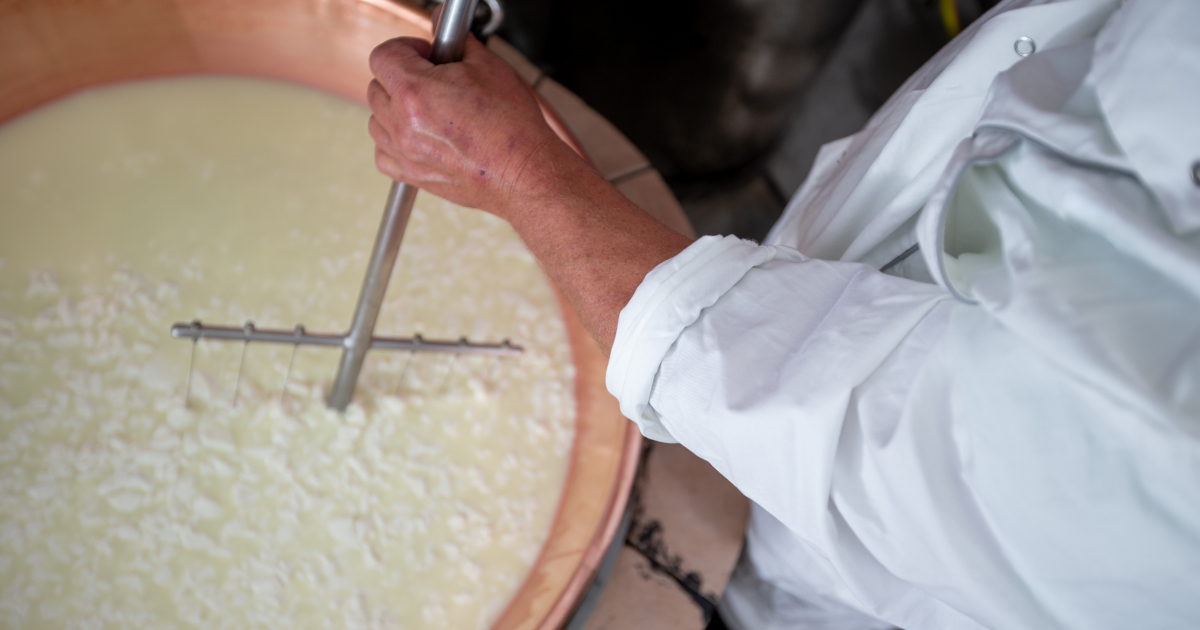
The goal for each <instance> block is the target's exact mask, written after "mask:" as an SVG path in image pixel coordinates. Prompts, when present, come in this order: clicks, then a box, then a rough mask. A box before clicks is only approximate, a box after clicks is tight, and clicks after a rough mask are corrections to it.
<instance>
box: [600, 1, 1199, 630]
mask: <svg viewBox="0 0 1200 630" xmlns="http://www.w3.org/2000/svg"><path fill="white" fill-rule="evenodd" d="M1022 38H1026V39H1022ZM1018 40H1020V42H1018ZM1030 44H1032V45H1033V46H1036V52H1034V53H1033V54H1031V55H1028V56H1025V57H1022V56H1020V55H1018V54H1017V52H1016V51H1015V50H1014V46H1015V45H1016V46H1018V48H1019V49H1020V50H1021V52H1028V50H1029V48H1030ZM881 269H883V270H884V271H885V273H881V271H880V270H881ZM607 378H608V387H609V389H610V391H611V392H612V393H613V394H614V395H615V396H617V398H618V399H619V400H620V402H621V408H622V410H623V411H624V413H625V414H626V415H627V416H628V417H630V418H631V419H633V420H635V421H636V422H637V423H638V424H639V425H640V427H641V429H642V432H643V433H644V434H645V435H646V436H647V437H649V438H652V439H656V440H662V441H678V442H680V443H682V444H684V445H685V446H687V447H688V448H689V449H691V450H692V451H693V452H695V453H696V454H698V455H699V456H701V457H703V458H704V459H706V460H708V461H709V462H710V463H711V464H712V465H713V466H714V467H716V469H717V470H719V471H720V472H721V473H722V474H724V475H725V476H726V477H728V478H729V479H730V480H731V481H732V482H733V483H734V484H735V485H736V486H737V487H738V488H739V489H740V490H741V491H742V492H743V493H745V494H746V495H747V496H748V497H749V498H750V499H752V500H753V501H754V503H755V509H754V511H753V513H752V519H751V521H752V522H751V525H750V531H749V533H748V543H747V544H748V546H747V552H746V562H748V563H749V565H750V566H749V568H748V569H746V570H747V571H750V572H751V573H753V576H752V577H753V578H754V579H755V580H758V581H759V582H761V584H760V585H759V586H760V587H763V588H766V589H767V590H773V591H776V592H778V593H784V594H793V595H795V596H796V597H797V598H799V600H797V599H795V598H790V597H773V596H766V597H764V596H762V593H763V592H764V591H763V589H762V588H760V589H759V591H760V592H759V593H758V594H757V595H755V594H753V593H750V594H748V593H746V592H741V593H739V588H741V589H747V588H749V587H747V586H746V583H745V581H743V582H742V583H741V585H740V586H739V584H738V581H737V580H735V584H734V585H733V587H731V591H732V592H731V593H730V594H729V597H730V598H731V599H732V600H733V601H732V602H731V603H733V604H737V601H738V599H739V598H741V604H740V605H734V606H731V607H730V608H729V610H731V611H732V612H734V613H736V614H735V616H737V617H741V619H740V620H739V619H733V620H731V621H732V622H734V625H738V626H744V630H770V629H774V628H787V627H799V626H796V625H790V624H797V623H799V621H798V620H800V619H803V618H804V611H803V610H796V609H795V607H796V606H797V604H795V602H796V601H800V600H807V601H809V602H812V601H813V596H814V595H815V597H816V598H817V599H818V600H820V601H825V602H829V603H833V604H835V605H840V606H843V607H845V608H846V610H848V611H857V613H851V614H852V615H854V614H860V615H865V616H860V619H868V618H871V619H877V620H882V621H883V622H886V624H894V625H897V626H900V627H902V628H906V629H907V630H922V629H935V628H991V629H1006V628H1012V629H1021V630H1025V629H1030V628H1081V629H1082V628H1086V629H1089V630H1096V629H1103V628H1134V627H1136V628H1196V627H1200V2H1198V1H1196V0H1128V1H1127V2H1125V3H1124V4H1121V3H1119V2H1117V1H1116V0H1063V1H1060V2H1037V1H1019V0H1013V1H1008V2H1004V3H1002V4H1001V5H1000V6H998V7H997V8H996V9H995V10H993V11H992V12H991V13H990V14H989V15H988V16H985V19H981V20H979V21H977V22H976V23H975V24H973V25H972V27H971V28H970V29H968V30H967V31H966V32H964V33H963V34H962V35H960V36H959V37H958V38H956V39H955V40H954V41H953V42H952V43H951V45H949V46H947V48H946V49H945V50H943V51H942V52H941V53H939V54H938V55H937V56H936V57H935V58H934V59H933V60H931V61H930V62H929V63H928V64H927V65H926V66H925V67H924V68H922V70H921V71H920V72H918V73H917V74H916V75H914V77H913V78H911V79H910V80H909V81H908V82H907V83H906V84H905V86H904V87H902V88H901V90H900V91H899V92H897V94H896V95H895V96H893V97H892V99H891V100H890V101H889V102H888V104H887V105H885V106H884V108H883V109H882V110H881V111H880V112H879V113H878V114H877V115H876V116H875V117H874V118H873V119H872V120H871V122H870V123H869V124H868V126H867V127H866V128H865V129H864V130H863V131H862V132H860V133H859V134H856V135H855V136H852V137H850V138H847V139H845V140H842V141H839V142H836V143H833V144H831V145H828V146H827V147H825V148H824V149H823V150H822V153H821V155H820V156H819V157H818V161H817V164H816V166H815V167H814V169H813V172H812V173H811V174H810V176H809V178H808V180H807V181H806V183H805V185H804V186H803V187H802V188H801V189H800V191H798V192H797V194H796V196H795V198H794V199H793V200H792V202H791V203H790V204H789V207H788V210H787V211H786V213H785V215H784V217H783V218H781V220H780V221H779V223H778V224H777V225H776V226H775V228H774V229H773V230H772V232H771V234H770V236H769V237H768V239H767V240H766V242H765V243H764V244H763V245H757V244H755V243H752V242H748V241H741V240H738V239H736V238H733V237H724V238H721V237H705V238H702V239H700V240H699V241H697V242H696V243H695V244H693V245H692V246H691V247H689V248H688V249H687V250H685V251H684V252H683V253H681V254H680V255H679V256H677V257H675V258H673V259H671V260H668V261H667V262H665V263H663V264H662V265H660V266H659V267H658V268H656V269H655V270H654V271H652V272H651V273H650V274H648V275H647V276H646V278H645V280H644V281H643V283H642V285H641V286H640V287H639V288H638V290H637V292H636V293H635V295H634V296H633V298H632V300H631V301H630V303H629V304H628V305H627V306H626V308H625V309H624V310H623V311H622V313H621V316H620V322H619V326H618V330H617V337H616V341H615V343H614V345H613V350H612V356H611V360H610V362H609V369H608V375H607ZM744 564H745V563H744ZM739 571H742V569H739ZM789 602H792V603H789ZM789 606H792V608H793V609H792V610H789V609H788V607H789ZM817 608H820V605H818V606H817ZM739 610H740V612H739ZM847 619H849V617H847ZM804 627H808V626H804ZM829 627H833V626H829ZM846 627H850V626H846Z"/></svg>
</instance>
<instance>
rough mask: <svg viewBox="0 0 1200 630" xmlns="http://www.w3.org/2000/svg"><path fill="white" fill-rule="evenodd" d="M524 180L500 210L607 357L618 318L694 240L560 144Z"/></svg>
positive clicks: (543, 157) (547, 152) (536, 161)
mask: <svg viewBox="0 0 1200 630" xmlns="http://www.w3.org/2000/svg"><path fill="white" fill-rule="evenodd" d="M533 162H534V164H532V165H531V167H532V168H533V169H535V170H532V171H529V173H533V175H532V176H531V177H530V176H528V174H527V176H526V177H525V178H523V179H524V180H526V181H525V186H523V190H525V191H528V192H526V193H525V194H522V195H514V196H513V197H511V201H510V202H509V203H508V204H507V205H508V207H506V208H503V209H498V210H499V211H498V212H497V214H500V215H502V216H505V217H506V218H508V220H509V221H510V222H511V223H512V225H513V227H514V228H515V229H516V230H517V233H519V234H520V235H521V237H522V238H523V239H524V240H525V242H526V244H527V245H528V246H529V248H530V250H531V251H533V253H534V255H535V256H536V257H537V259H538V260H539V261H541V263H542V266H543V268H544V269H545V271H546V273H547V274H548V275H549V276H550V278H551V279H552V280H553V281H554V282H555V284H557V285H558V287H559V289H560V290H562V292H563V293H564V294H565V295H566V297H567V299H568V300H569V301H570V302H571V304H572V305H573V306H574V307H575V308H576V310H577V311H578V312H579V315H580V318H581V319H582V320H583V323H584V326H586V327H587V329H588V330H589V331H590V332H591V333H592V335H593V336H594V337H595V338H596V340H597V341H598V342H599V343H600V346H601V348H602V349H603V350H604V352H605V354H607V353H608V352H609V350H610V349H611V348H612V344H613V339H614V337H615V336H616V331H617V318H618V316H619V315H620V313H621V309H622V308H624V306H625V304H626V303H628V302H629V298H630V297H632V296H633V293H634V291H636V290H637V287H638V285H640V284H641V282H642V279H643V278H644V277H645V276H646V274H647V273H649V272H650V270H652V269H654V267H656V266H657V265H658V264H659V263H661V262H663V261H665V260H667V259H669V258H671V257H673V256H675V255H676V254H678V253H679V252H680V251H682V250H683V249H684V248H686V247H687V246H688V245H689V244H690V242H691V240H690V239H689V238H687V237H685V236H682V235H680V234H679V233H677V232H675V231H674V230H672V229H670V228H668V227H667V226H665V225H663V224H662V223H660V222H659V221H658V220H656V219H654V218H653V217H651V216H650V215H648V214H646V213H645V212H644V211H643V210H642V209H641V208H638V207H637V206H636V205H634V204H633V203H631V202H630V201H629V200H628V199H626V198H625V197H624V196H623V195H621V193H620V192H618V191H617V189H616V188H614V187H613V186H612V185H611V184H609V183H608V182H607V181H605V180H604V179H603V178H602V177H601V176H600V174H599V173H597V172H596V171H595V170H594V169H592V168H591V167H590V166H589V165H587V164H586V163H585V162H584V161H583V160H582V159H579V158H578V157H577V156H575V155H574V154H573V153H571V152H570V150H569V149H567V148H566V146H565V145H558V146H554V147H548V148H547V149H546V150H545V151H544V152H543V153H542V155H540V156H539V157H538V158H535V159H534V160H533Z"/></svg>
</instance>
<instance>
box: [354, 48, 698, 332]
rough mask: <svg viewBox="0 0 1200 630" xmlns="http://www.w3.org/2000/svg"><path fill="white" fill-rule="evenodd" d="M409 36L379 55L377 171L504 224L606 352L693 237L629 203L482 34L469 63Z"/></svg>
mask: <svg viewBox="0 0 1200 630" xmlns="http://www.w3.org/2000/svg"><path fill="white" fill-rule="evenodd" d="M429 50H430V47H429V44H428V43H427V42H424V41H421V40H418V39H409V38H400V39H393V40H390V41H387V42H384V43H383V44H381V45H380V46H379V47H378V48H376V49H375V51H374V52H372V53H371V72H373V73H374V74H375V80H374V81H372V82H371V85H370V86H369V87H368V89H367V100H368V101H369V102H370V104H371V111H372V112H373V114H374V115H373V116H371V122H370V131H371V136H372V137H374V138H375V164H376V165H377V166H378V167H379V170H380V171H382V172H383V173H384V174H385V175H388V176H390V177H391V178H392V179H395V180H397V181H402V182H407V183H409V184H414V185H416V186H419V187H420V188H424V189H426V190H428V191H429V192H432V193H433V194H435V195H438V196H439V197H443V198H445V199H449V200H450V201H453V202H455V203H457V204H460V205H464V206H469V207H473V208H480V209H482V210H486V211H488V212H491V213H492V214H495V215H497V216H499V217H501V218H503V219H506V220H507V221H508V222H509V223H511V224H512V226H513V228H514V229H515V230H516V231H517V234H520V235H521V238H522V239H523V240H524V241H525V244H526V245H528V246H529V249H530V251H532V252H533V255H534V256H536V257H537V259H538V261H539V262H541V264H542V268H543V269H545V270H546V273H547V274H549V276H550V278H551V279H553V280H554V282H555V284H557V285H558V288H559V289H560V290H561V291H562V292H563V294H564V295H566V297H567V299H568V300H570V302H571V304H572V305H574V307H575V309H576V310H577V311H578V312H579V315H580V318H581V319H582V320H583V324H584V326H586V327H587V329H588V330H589V331H591V333H592V335H593V336H594V337H595V338H596V340H597V341H599V342H600V347H601V348H602V349H603V350H604V352H605V354H607V353H608V351H609V349H610V348H611V347H612V343H613V339H614V337H615V335H616V331H617V317H618V315H619V314H620V312H621V309H622V308H624V307H625V304H626V303H627V302H629V298H630V297H631V296H633V292H634V291H635V290H636V289H637V287H638V285H639V284H641V282H642V278H644V277H645V276H646V274H647V273H649V271H650V270H651V269H653V268H654V267H655V266H656V265H658V264H659V263H661V262H663V261H664V260H667V259H668V258H670V257H672V256H674V255H676V254H678V253H679V252H680V251H682V250H683V248H685V247H687V245H688V243H689V242H690V239H688V238H686V237H684V236H682V235H680V234H677V233H676V232H673V231H672V230H671V229H670V228H668V227H667V226H665V225H663V224H662V223H660V222H658V221H657V220H655V219H654V218H653V217H651V216H650V215H648V214H646V213H645V212H643V211H642V210H641V208H638V207H637V206H635V205H634V204H632V203H630V201H629V200H628V199H626V198H625V197H624V196H623V195H621V193H620V192H619V191H617V189H616V188H613V186H612V185H611V184H609V183H608V182H607V181H605V180H604V178H603V177H602V176H601V175H600V173H598V172H596V169H594V168H592V166H591V165H590V164H588V163H587V162H586V161H585V160H583V159H582V158H580V157H579V156H578V155H576V154H575V152H574V151H573V150H571V148H570V147H568V146H567V145H566V143H564V142H563V141H562V140H560V139H559V138H558V136H557V135H555V133H554V131H553V130H551V129H550V127H549V125H547V124H546V121H545V119H544V118H543V117H542V112H541V110H540V108H539V107H538V104H537V100H536V99H535V98H534V96H533V92H532V90H530V89H529V88H528V87H526V86H525V84H524V83H522V82H521V80H520V79H519V78H517V75H516V73H514V72H513V71H512V70H511V69H510V68H509V67H508V66H507V65H505V64H504V62H502V61H500V60H499V59H497V58H496V57H494V56H493V55H492V54H491V53H490V52H488V51H487V49H485V48H484V47H483V45H482V44H480V43H479V41H478V40H476V39H475V38H474V37H471V38H468V40H467V49H466V53H465V54H464V55H463V60H462V62H461V63H448V64H445V65H440V66H435V65H433V64H432V63H430V62H429V59H428V57H429Z"/></svg>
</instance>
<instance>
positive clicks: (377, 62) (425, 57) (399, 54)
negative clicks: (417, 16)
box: [369, 37, 433, 92]
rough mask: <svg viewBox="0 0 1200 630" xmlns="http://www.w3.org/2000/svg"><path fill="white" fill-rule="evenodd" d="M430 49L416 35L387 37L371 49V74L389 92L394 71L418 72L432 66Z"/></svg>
mask: <svg viewBox="0 0 1200 630" xmlns="http://www.w3.org/2000/svg"><path fill="white" fill-rule="evenodd" d="M430 50H431V47H430V44H429V42H427V41H425V40H423V39H418V38H416V37H397V38H395V39H389V40H387V41H386V42H383V43H382V44H380V45H378V46H376V47H375V50H372V51H371V56H370V58H369V64H370V67H371V74H373V75H375V78H376V79H379V82H380V83H383V85H384V86H385V87H388V88H389V90H388V91H389V92H391V89H390V88H391V85H390V84H391V83H392V82H393V81H392V78H393V75H395V74H396V73H409V74H413V73H420V72H424V71H426V70H428V69H430V68H432V67H433V63H432V62H430V61H429V52H430Z"/></svg>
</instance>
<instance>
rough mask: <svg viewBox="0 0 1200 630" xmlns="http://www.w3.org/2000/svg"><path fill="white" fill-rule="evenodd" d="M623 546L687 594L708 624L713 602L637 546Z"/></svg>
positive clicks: (628, 543) (628, 544)
mask: <svg viewBox="0 0 1200 630" xmlns="http://www.w3.org/2000/svg"><path fill="white" fill-rule="evenodd" d="M625 546H626V547H628V548H630V549H632V550H634V551H636V552H637V553H638V555H640V556H642V557H643V558H645V559H646V562H648V563H649V564H650V570H651V571H654V572H656V573H662V574H663V575H666V576H667V577H669V578H671V581H673V582H675V584H677V585H679V588H681V589H683V592H685V593H687V595H688V597H691V598H692V602H694V603H695V604H696V607H697V608H699V609H700V610H701V611H702V612H703V613H704V623H708V622H709V621H710V620H711V619H712V616H713V613H714V612H715V611H716V609H717V603H716V602H714V601H713V600H712V599H709V598H708V597H706V596H705V595H703V594H701V593H700V592H699V591H697V590H696V589H695V588H693V587H692V586H691V585H690V584H688V583H687V582H686V581H685V580H683V579H682V578H680V577H679V575H677V574H676V572H675V571H672V570H671V569H670V568H668V567H665V566H663V565H661V564H659V562H658V561H657V560H655V559H654V558H653V557H651V555H650V554H648V553H646V552H645V550H643V549H642V548H641V547H639V546H637V545H636V544H634V543H633V542H630V541H628V540H626V542H625Z"/></svg>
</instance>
